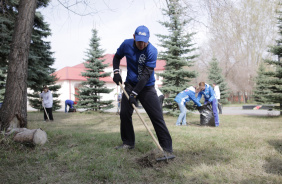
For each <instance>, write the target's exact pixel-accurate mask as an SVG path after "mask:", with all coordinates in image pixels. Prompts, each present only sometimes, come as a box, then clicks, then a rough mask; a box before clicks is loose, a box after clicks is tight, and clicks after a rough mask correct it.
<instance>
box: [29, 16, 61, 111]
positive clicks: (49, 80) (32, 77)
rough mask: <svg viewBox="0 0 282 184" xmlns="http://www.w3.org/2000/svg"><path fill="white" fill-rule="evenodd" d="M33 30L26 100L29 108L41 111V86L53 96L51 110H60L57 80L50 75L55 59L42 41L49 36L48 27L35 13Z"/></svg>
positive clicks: (49, 47) (47, 43)
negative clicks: (47, 88) (29, 90)
mask: <svg viewBox="0 0 282 184" xmlns="http://www.w3.org/2000/svg"><path fill="white" fill-rule="evenodd" d="M34 25H35V26H34V27H35V28H34V30H33V33H32V43H31V45H30V52H29V60H28V79H27V81H28V88H29V89H31V90H32V92H31V93H28V97H29V98H28V100H29V103H30V105H31V107H33V108H35V109H41V110H43V109H42V105H41V102H40V100H39V94H40V93H41V92H42V88H43V86H47V87H49V89H50V91H51V92H52V94H53V109H54V110H57V109H60V108H61V106H60V105H59V104H60V101H59V100H58V99H57V98H58V96H59V94H58V93H57V91H58V90H59V89H60V87H61V86H60V85H55V83H56V81H57V80H58V79H57V78H56V76H52V75H51V74H52V73H53V72H55V69H54V68H52V67H51V66H52V65H53V64H54V62H55V59H54V58H53V57H52V55H53V52H51V51H50V50H51V46H50V42H47V41H44V39H45V38H46V37H48V36H50V35H51V30H50V29H49V25H48V24H47V23H46V22H44V17H43V16H42V14H41V13H40V12H36V13H35V19H34Z"/></svg>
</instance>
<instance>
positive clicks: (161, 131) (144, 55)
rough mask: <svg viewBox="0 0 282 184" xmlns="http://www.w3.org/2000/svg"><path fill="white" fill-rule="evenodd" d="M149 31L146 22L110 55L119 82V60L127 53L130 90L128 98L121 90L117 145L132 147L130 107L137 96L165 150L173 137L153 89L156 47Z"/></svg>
mask: <svg viewBox="0 0 282 184" xmlns="http://www.w3.org/2000/svg"><path fill="white" fill-rule="evenodd" d="M149 37H150V32H149V29H148V28H147V27H146V26H139V27H137V29H136V30H135V32H134V34H133V39H126V40H124V42H123V43H122V44H121V45H120V47H119V48H118V49H117V52H116V54H115V56H114V59H113V70H114V78H113V80H114V82H115V83H116V84H117V85H119V84H122V78H121V76H120V74H119V66H120V60H121V59H122V58H123V57H126V63H127V76H126V80H125V83H124V84H125V91H126V92H127V93H128V94H130V95H129V96H130V97H129V100H128V99H127V98H126V96H125V94H124V93H123V96H122V100H121V110H120V121H121V123H120V133H121V140H122V145H120V146H117V147H116V149H133V148H134V146H135V133H134V128H133V124H132V114H133V107H132V104H134V105H135V106H136V104H137V99H139V101H140V103H141V104H142V106H143V108H144V109H145V110H146V112H147V113H148V115H149V117H150V120H151V122H152V124H153V126H154V129H155V131H156V134H157V137H158V140H159V143H160V145H161V147H162V148H163V150H164V151H166V152H168V153H172V152H173V149H172V139H171V136H170V133H169V131H168V129H167V126H166V124H165V121H164V118H163V113H162V111H161V107H160V103H159V98H158V96H157V92H156V90H155V77H154V73H155V72H154V68H155V67H156V62H157V56H158V51H157V49H156V48H155V47H154V46H153V45H152V44H151V43H150V42H149Z"/></svg>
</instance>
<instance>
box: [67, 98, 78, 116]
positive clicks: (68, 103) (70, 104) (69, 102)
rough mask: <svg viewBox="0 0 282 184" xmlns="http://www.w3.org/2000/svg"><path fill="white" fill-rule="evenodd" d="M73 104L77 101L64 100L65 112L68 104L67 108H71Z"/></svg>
mask: <svg viewBox="0 0 282 184" xmlns="http://www.w3.org/2000/svg"><path fill="white" fill-rule="evenodd" d="M74 104H77V102H74V101H72V100H66V101H65V113H67V112H68V106H69V108H73V105H74Z"/></svg>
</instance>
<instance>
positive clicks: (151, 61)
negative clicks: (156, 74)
mask: <svg viewBox="0 0 282 184" xmlns="http://www.w3.org/2000/svg"><path fill="white" fill-rule="evenodd" d="M157 56H158V51H157V49H155V48H154V49H149V53H148V55H147V59H146V63H145V65H146V66H148V67H150V68H156V65H157Z"/></svg>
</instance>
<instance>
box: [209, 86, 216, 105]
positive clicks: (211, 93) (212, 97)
mask: <svg viewBox="0 0 282 184" xmlns="http://www.w3.org/2000/svg"><path fill="white" fill-rule="evenodd" d="M209 90H210V91H209V92H210V98H209V102H212V101H213V100H214V99H215V96H214V91H213V89H212V88H211V87H210V89H209Z"/></svg>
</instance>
